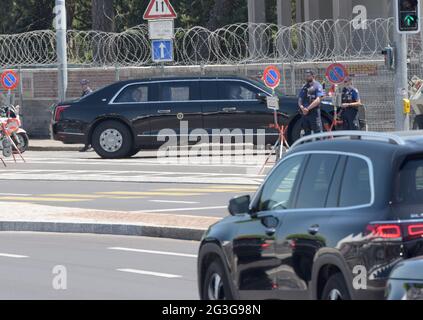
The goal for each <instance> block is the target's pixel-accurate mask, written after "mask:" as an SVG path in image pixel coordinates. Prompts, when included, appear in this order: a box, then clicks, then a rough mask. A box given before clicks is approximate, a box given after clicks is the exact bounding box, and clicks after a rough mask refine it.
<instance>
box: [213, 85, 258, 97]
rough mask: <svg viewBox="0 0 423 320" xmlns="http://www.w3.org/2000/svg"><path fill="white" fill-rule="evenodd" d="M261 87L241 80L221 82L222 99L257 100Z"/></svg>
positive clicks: (220, 95)
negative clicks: (255, 86) (258, 87)
mask: <svg viewBox="0 0 423 320" xmlns="http://www.w3.org/2000/svg"><path fill="white" fill-rule="evenodd" d="M258 92H259V89H257V88H254V87H253V86H250V85H248V84H246V83H243V82H241V81H221V82H219V98H220V100H255V99H257V93H258Z"/></svg>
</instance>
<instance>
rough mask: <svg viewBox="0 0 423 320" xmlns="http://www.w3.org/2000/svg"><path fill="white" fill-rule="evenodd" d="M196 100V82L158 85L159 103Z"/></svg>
mask: <svg viewBox="0 0 423 320" xmlns="http://www.w3.org/2000/svg"><path fill="white" fill-rule="evenodd" d="M192 100H199V99H198V82H197V81H183V82H164V83H161V84H160V101H172V102H178V101H192Z"/></svg>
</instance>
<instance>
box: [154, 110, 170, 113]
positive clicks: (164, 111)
mask: <svg viewBox="0 0 423 320" xmlns="http://www.w3.org/2000/svg"><path fill="white" fill-rule="evenodd" d="M171 112H172V110H158V111H157V113H160V114H163V113H171Z"/></svg>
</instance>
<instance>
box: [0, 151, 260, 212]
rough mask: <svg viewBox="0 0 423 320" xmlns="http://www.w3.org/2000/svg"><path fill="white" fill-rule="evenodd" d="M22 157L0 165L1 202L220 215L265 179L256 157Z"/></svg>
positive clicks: (57, 154)
mask: <svg viewBox="0 0 423 320" xmlns="http://www.w3.org/2000/svg"><path fill="white" fill-rule="evenodd" d="M25 159H26V160H27V163H22V162H18V163H13V162H11V160H10V159H9V160H8V163H7V165H8V166H7V168H0V202H23V203H35V204H42V205H48V206H60V207H71V208H84V209H99V210H114V211H146V212H153V213H163V214H176V213H179V214H187V215H200V216H213V217H224V216H226V215H227V210H226V208H227V205H228V201H229V199H230V198H232V197H234V196H237V195H245V194H253V193H254V192H255V191H256V190H257V188H258V186H259V183H260V182H261V181H262V180H263V178H264V175H258V174H256V173H257V172H258V171H260V168H258V167H257V166H256V164H254V161H256V160H254V159H253V160H251V159H249V160H248V159H237V161H234V162H233V163H228V164H223V163H221V164H217V163H215V164H211V163H205V164H196V165H194V164H192V163H189V159H188V160H187V159H184V158H178V159H173V160H172V159H167V161H169V162H172V161H174V163H167V164H166V163H163V159H157V158H155V157H151V152H150V153H146V154H143V153H141V154H140V155H139V156H137V157H135V158H132V159H124V160H103V159H99V158H98V157H97V156H96V154H95V153H92V152H91V153H83V154H81V153H78V152H28V153H26V154H25ZM248 162H250V164H248ZM253 172H255V173H253Z"/></svg>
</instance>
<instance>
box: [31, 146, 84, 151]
mask: <svg viewBox="0 0 423 320" xmlns="http://www.w3.org/2000/svg"><path fill="white" fill-rule="evenodd" d="M82 147H83V146H80V147H75V146H73V147H71V146H68V147H67V146H63V147H41V146H31V145H29V148H28V151H79V150H80V149H81V148H82Z"/></svg>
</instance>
